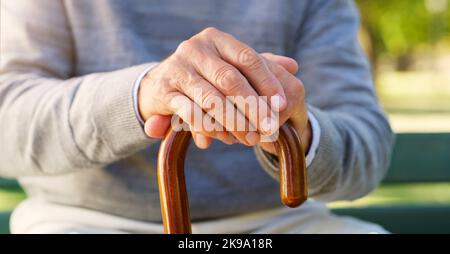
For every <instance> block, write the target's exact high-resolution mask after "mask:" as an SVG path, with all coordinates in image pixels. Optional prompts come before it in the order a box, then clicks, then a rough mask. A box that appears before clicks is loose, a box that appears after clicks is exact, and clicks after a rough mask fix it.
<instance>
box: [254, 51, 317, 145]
mask: <svg viewBox="0 0 450 254" xmlns="http://www.w3.org/2000/svg"><path fill="white" fill-rule="evenodd" d="M261 55H262V56H263V58H264V59H265V60H266V64H267V66H268V67H269V70H270V71H271V72H272V73H273V74H274V75H275V77H276V78H277V79H278V80H279V81H280V83H281V85H282V87H283V89H284V93H285V94H286V100H287V103H288V105H287V107H286V109H285V110H283V111H282V112H280V115H279V126H281V125H283V124H284V123H285V122H286V121H287V120H289V119H290V120H291V122H292V124H293V125H294V128H295V129H296V130H297V132H298V133H299V135H300V136H301V141H302V145H303V151H305V153H307V152H308V149H309V146H310V143H311V133H312V131H311V125H310V124H309V121H308V110H307V106H306V102H305V88H304V86H303V83H302V82H301V81H300V80H299V79H298V78H297V77H296V76H295V74H296V73H297V71H298V64H297V62H296V61H295V60H294V59H292V58H289V57H284V56H279V55H274V54H271V53H262V54H261ZM259 145H260V146H261V148H263V149H264V150H265V151H267V152H269V153H272V154H276V151H275V147H274V145H273V144H272V143H265V142H260V143H259Z"/></svg>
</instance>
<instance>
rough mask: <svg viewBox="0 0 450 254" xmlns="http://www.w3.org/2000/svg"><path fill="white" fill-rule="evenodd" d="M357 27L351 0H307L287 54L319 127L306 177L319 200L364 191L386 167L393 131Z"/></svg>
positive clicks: (378, 179) (370, 187)
mask: <svg viewBox="0 0 450 254" xmlns="http://www.w3.org/2000/svg"><path fill="white" fill-rule="evenodd" d="M358 27H359V20H358V14H357V11H356V8H355V6H354V4H353V2H352V1H350V0H333V1H329V0H314V1H309V7H308V9H307V11H306V16H305V17H304V20H303V23H302V24H301V26H300V29H299V31H298V37H297V41H296V48H295V49H294V50H293V53H292V55H291V56H292V57H294V58H295V59H296V60H297V61H298V62H299V63H300V72H299V75H298V77H299V78H300V79H301V80H302V82H303V83H304V85H305V90H306V100H307V103H308V110H309V112H311V113H312V114H313V115H314V117H315V118H316V120H317V122H318V124H319V126H320V130H321V134H320V143H319V146H318V149H317V152H316V154H315V158H314V160H312V162H311V164H310V165H309V167H308V182H309V193H310V196H311V197H313V198H315V199H319V200H323V201H333V200H341V199H356V198H358V197H361V196H363V195H365V194H367V193H368V192H370V191H371V190H372V189H373V188H375V187H376V186H377V185H378V184H379V182H380V181H381V179H382V178H383V176H384V175H385V173H386V170H387V168H388V166H389V161H390V155H391V151H392V144H393V140H394V135H393V133H392V130H391V128H390V126H389V123H388V121H387V119H386V117H385V115H384V113H383V112H382V109H381V107H380V105H379V103H378V101H377V98H376V94H375V91H374V87H373V82H372V77H371V73H370V68H369V65H368V63H367V61H366V59H365V57H364V55H363V53H362V51H361V49H360V47H359V44H358V41H357V31H358ZM261 161H263V163H262V164H263V166H264V167H265V168H266V169H268V170H270V168H271V167H272V168H273V167H274V165H271V163H269V162H268V161H267V160H265V162H264V160H261Z"/></svg>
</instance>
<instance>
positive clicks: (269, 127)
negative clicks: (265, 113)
mask: <svg viewBox="0 0 450 254" xmlns="http://www.w3.org/2000/svg"><path fill="white" fill-rule="evenodd" d="M275 129H276V122H275V119H273V118H271V117H266V118H264V119H263V120H262V121H261V131H262V132H263V134H264V135H270V134H271V133H272V132H273V131H274V130H275Z"/></svg>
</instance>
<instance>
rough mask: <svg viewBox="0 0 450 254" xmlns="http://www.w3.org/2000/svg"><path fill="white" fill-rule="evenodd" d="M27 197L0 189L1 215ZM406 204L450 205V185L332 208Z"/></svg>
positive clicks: (382, 191)
mask: <svg viewBox="0 0 450 254" xmlns="http://www.w3.org/2000/svg"><path fill="white" fill-rule="evenodd" d="M25 197H26V195H25V193H24V192H23V191H22V190H21V189H20V188H19V187H2V188H1V189H0V213H1V212H7V211H11V210H13V209H14V207H16V206H17V205H18V204H19V203H20V202H21V201H22V200H24V199H25ZM404 204H413V205H421V204H435V205H436V204H437V205H439V204H442V205H449V204H450V183H420V184H385V185H382V186H380V187H378V188H377V189H376V190H375V191H373V192H372V193H371V194H370V195H368V196H366V197H363V198H361V199H358V200H356V201H339V202H334V203H331V204H329V206H330V207H331V208H344V207H368V206H375V205H376V206H387V205H404Z"/></svg>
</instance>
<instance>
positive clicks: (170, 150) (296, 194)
mask: <svg viewBox="0 0 450 254" xmlns="http://www.w3.org/2000/svg"><path fill="white" fill-rule="evenodd" d="M190 139H191V133H190V132H188V131H178V132H177V131H174V130H172V129H170V130H169V131H168V133H167V134H166V136H165V138H164V140H163V142H162V143H161V146H160V148H159V154H158V169H157V171H158V186H159V196H160V200H161V212H162V219H163V224H164V232H165V233H167V234H190V233H191V221H190V217H189V202H188V197H187V192H186V183H185V178H184V159H185V155H186V151H187V148H188V145H189V141H190ZM274 145H275V148H276V150H277V153H278V161H279V172H280V198H281V202H282V203H283V204H285V205H286V206H288V207H297V206H299V205H301V204H302V203H303V202H304V201H305V200H306V199H307V181H306V166H305V155H304V152H303V149H302V145H301V140H300V136H299V135H298V133H297V131H296V130H295V129H294V127H293V126H292V125H291V124H290V123H289V122H287V123H285V124H284V125H283V126H281V128H280V134H279V137H278V140H277V141H275V142H274Z"/></svg>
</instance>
